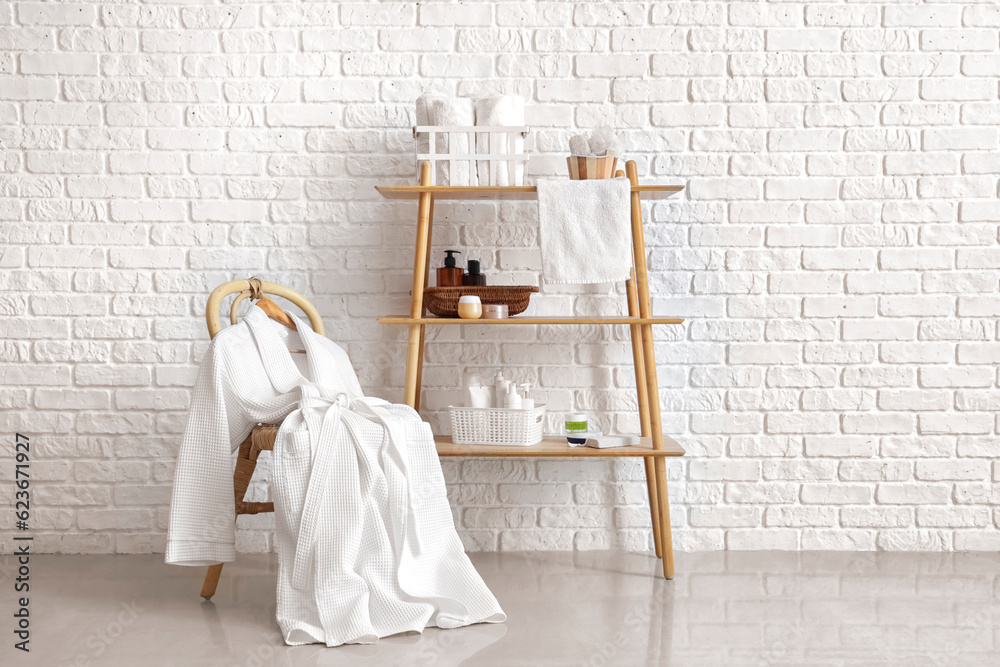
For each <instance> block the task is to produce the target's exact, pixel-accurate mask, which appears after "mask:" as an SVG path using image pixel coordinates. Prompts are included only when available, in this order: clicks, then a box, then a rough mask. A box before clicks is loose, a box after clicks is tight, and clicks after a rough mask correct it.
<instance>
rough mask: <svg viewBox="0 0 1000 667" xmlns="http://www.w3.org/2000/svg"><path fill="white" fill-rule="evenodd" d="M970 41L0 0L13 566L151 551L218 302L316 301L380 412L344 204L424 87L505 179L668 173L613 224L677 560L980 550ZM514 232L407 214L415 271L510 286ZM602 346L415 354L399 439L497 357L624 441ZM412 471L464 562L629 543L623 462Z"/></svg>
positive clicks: (679, 24) (599, 334)
mask: <svg viewBox="0 0 1000 667" xmlns="http://www.w3.org/2000/svg"><path fill="white" fill-rule="evenodd" d="M998 40H1000V10H998V8H997V7H996V6H993V4H992V3H989V2H987V3H972V2H969V3H964V2H948V3H932V2H927V3H922V2H916V1H914V2H909V3H904V4H900V3H895V2H893V3H879V2H849V3H842V2H839V1H838V2H817V3H815V4H813V3H808V2H794V1H790V2H780V3H779V2H773V3H764V2H725V1H721V2H719V1H716V2H693V1H687V0H671V1H670V2H649V3H640V2H608V3H596V2H587V3H571V2H538V3H535V2H497V3H489V2H461V3H459V2H437V3H420V4H419V5H414V4H413V3H383V2H344V3H335V2H286V3H261V4H257V5H254V4H241V3H236V4H223V5H215V4H207V3H206V4H200V3H188V2H185V3H180V2H178V3H177V4H171V2H170V0H165V1H162V2H160V1H158V2H156V3H151V4H141V5H136V4H117V3H109V4H102V3H89V2H86V1H82V2H72V3H70V2H67V3H61V2H38V3H34V2H6V3H3V4H2V5H0V125H2V127H0V230H2V234H0V238H2V241H3V243H2V246H0V312H2V314H3V317H2V319H0V339H2V340H0V378H2V387H0V420H2V423H3V425H4V428H3V429H2V431H3V432H4V433H8V434H9V433H11V432H13V431H14V430H15V429H16V430H21V431H25V432H27V433H29V434H31V435H32V437H33V442H34V443H35V445H36V450H35V461H34V464H33V467H32V472H33V475H34V478H35V487H34V488H35V509H34V517H35V519H34V525H35V529H36V542H35V545H36V550H37V551H52V552H101V553H110V552H146V551H158V550H161V549H162V548H163V531H164V527H165V525H166V518H167V501H168V493H169V486H170V481H171V479H172V461H173V457H174V455H175V452H176V448H177V444H178V439H179V434H180V432H181V431H182V429H183V426H184V420H185V411H186V409H187V407H188V402H189V390H190V385H191V382H192V379H193V377H194V371H195V364H196V362H197V360H198V359H199V358H200V357H201V355H202V353H203V352H204V350H205V347H206V334H205V331H204V325H203V322H202V315H201V313H202V308H203V304H204V300H205V298H206V295H207V294H208V292H209V291H210V290H211V288H212V287H214V286H215V285H217V284H218V283H220V282H222V281H224V280H226V279H229V278H233V277H243V276H247V275H250V274H258V275H262V276H266V277H267V278H269V279H272V280H275V281H278V282H283V283H286V284H289V285H291V286H293V287H295V288H297V289H299V290H301V291H303V292H305V293H307V294H310V295H312V296H313V297H315V301H316V303H317V304H318V305H319V307H320V309H321V311H322V312H323V314H324V316H325V318H326V321H327V323H328V326H329V331H330V334H331V336H332V337H333V338H334V339H336V340H339V341H341V342H343V343H344V344H345V345H346V346H347V348H348V349H349V351H350V354H351V356H352V357H353V359H354V361H355V364H356V366H357V367H358V370H359V372H360V374H361V377H362V381H363V384H364V385H365V387H366V388H367V389H368V390H369V391H370V392H371V393H374V394H378V395H382V396H385V397H388V398H390V399H397V400H398V399H399V398H400V397H401V384H402V366H401V361H402V359H403V337H404V335H405V333H404V331H403V330H402V329H401V328H383V327H380V326H379V325H377V324H376V323H375V322H374V318H375V317H376V316H377V315H379V314H384V313H390V312H393V311H395V312H402V311H404V309H405V304H406V302H407V296H406V293H407V290H408V288H409V277H408V272H409V267H410V261H411V259H410V257H411V254H410V252H411V251H410V244H411V243H412V236H413V229H414V216H415V211H414V207H413V206H412V205H411V204H397V203H389V202H385V201H383V200H381V199H379V198H378V197H377V196H376V195H375V193H374V190H373V188H372V186H373V185H374V184H376V183H379V182H383V183H384V182H412V180H413V178H414V174H415V171H414V167H413V164H412V158H411V153H412V150H411V141H412V140H411V138H410V135H409V130H408V129H407V128H408V126H409V125H410V124H411V123H412V120H413V118H412V116H413V112H412V101H413V99H414V98H415V97H416V96H417V95H418V94H419V93H420V92H421V91H422V90H423V89H425V88H431V89H436V90H442V91H447V92H449V93H452V94H459V95H478V94H481V93H485V92H488V91H498V90H503V91H507V92H517V93H520V94H522V95H525V96H526V97H528V98H529V123H530V124H531V125H532V126H533V128H534V130H533V141H534V146H535V149H536V150H535V153H534V155H533V159H532V162H531V166H530V168H531V171H532V172H533V173H534V174H536V175H542V174H561V173H562V172H563V171H564V169H565V167H564V162H563V155H564V152H565V146H566V144H567V139H568V137H569V136H570V135H571V134H572V133H574V132H577V131H579V130H581V129H587V128H590V127H593V126H597V125H602V124H609V123H610V124H613V125H615V126H616V127H617V128H619V130H620V131H621V134H622V137H623V140H624V144H625V150H624V151H623V152H624V153H625V155H626V157H628V158H631V159H635V160H636V161H637V162H638V164H639V170H640V173H641V177H642V178H643V179H644V180H646V181H659V182H665V181H669V182H676V181H683V182H686V183H687V184H688V189H687V190H686V192H685V193H684V194H683V195H682V196H680V197H678V198H676V199H674V200H670V201H667V202H661V203H656V204H655V205H653V206H651V207H649V209H648V210H647V241H648V245H649V250H650V266H651V268H652V270H653V274H652V276H651V280H652V289H653V293H654V310H655V311H656V312H657V313H661V314H672V315H681V316H684V317H687V318H689V320H688V322H687V324H686V325H684V326H683V327H673V328H668V327H663V328H660V329H658V332H657V335H658V341H657V353H658V355H659V359H660V361H661V368H660V382H661V385H662V396H661V398H662V402H663V408H664V422H665V424H666V429H667V430H668V431H669V432H670V433H671V434H674V435H675V436H676V437H677V438H678V439H679V440H680V441H681V442H682V443H683V444H684V445H685V446H686V447H687V449H688V451H689V456H688V457H686V458H685V459H683V460H680V461H671V462H670V463H669V464H668V465H669V474H670V480H671V487H670V493H671V500H672V509H673V514H672V519H673V522H674V525H675V526H676V528H675V544H676V545H677V547H678V548H679V549H721V548H730V549H758V548H776V549H815V548H831V549H886V550H911V549H932V550H952V549H955V550H963V549H989V550H996V549H998V548H1000V533H998V531H997V523H998V521H1000V513H998V511H997V510H996V509H995V505H996V504H997V502H998V500H1000V466H998V464H996V463H995V459H996V458H997V452H998V444H1000V436H998V432H997V419H996V413H997V410H998V408H1000V387H998V384H997V364H998V361H1000V341H998V338H997V317H998V316H1000V292H998V286H1000V248H998V223H997V221H998V219H1000V203H998V202H997V185H998V184H997V181H998V174H1000V157H998V156H1000V152H998V132H997V129H996V125H997V123H998V121H1000V100H998V84H997V77H998V74H1000V44H998ZM534 216H535V213H534V208H533V205H530V204H529V205H520V204H494V203H482V202H476V203H467V204H452V205H443V204H442V205H439V206H438V219H439V221H438V223H437V224H436V226H435V234H436V237H435V246H436V252H435V259H437V258H438V257H439V253H438V252H437V250H439V249H442V248H444V247H447V246H455V245H458V246H460V247H462V248H463V250H466V251H467V252H468V253H469V254H470V255H471V256H473V257H475V256H478V257H479V258H480V259H481V260H482V262H483V266H484V269H485V271H486V272H487V273H488V274H489V275H490V276H491V277H493V278H494V279H495V280H497V281H498V282H507V283H512V282H523V281H529V282H535V281H536V280H537V269H538V266H539V258H538V257H539V256H538V252H537V234H536V227H535V217H534ZM620 297H621V295H620V294H618V295H614V297H613V298H612V297H609V296H607V295H602V294H599V293H597V292H595V291H593V290H587V289H581V290H566V291H563V292H549V291H547V293H546V294H545V295H543V296H542V297H541V298H539V299H538V300H537V301H536V303H535V307H536V308H537V309H538V311H539V312H566V311H567V310H568V309H569V308H574V307H575V308H576V309H577V311H578V312H581V313H607V312H619V311H618V310H617V309H619V308H620V307H621V299H620ZM625 333H626V332H625V331H623V330H621V329H618V330H606V329H601V330H598V329H594V330H591V329H584V330H580V331H573V332H568V331H566V330H564V329H558V328H553V327H540V328H538V329H537V330H533V329H528V328H519V329H517V330H514V331H509V332H508V331H503V330H501V329H493V328H490V329H489V330H474V331H472V330H470V331H468V332H466V336H467V340H468V341H469V345H467V346H465V347H459V346H457V345H456V344H455V341H456V339H457V338H458V337H459V335H460V331H459V330H458V329H454V328H443V329H440V330H437V329H435V330H432V333H431V340H430V342H429V344H428V349H427V359H428V367H427V369H426V371H425V373H424V378H425V381H426V383H427V386H428V390H427V392H426V393H425V404H426V405H427V406H428V407H429V408H430V409H431V411H430V412H429V416H430V418H431V419H432V420H433V421H434V422H435V423H437V422H438V419H439V416H440V413H438V412H436V410H439V409H440V408H441V407H442V406H444V405H447V403H448V402H449V401H451V400H452V399H453V396H454V395H453V394H452V393H450V392H449V391H448V390H449V388H451V387H453V386H454V385H455V384H456V383H457V381H458V378H459V377H460V376H461V371H462V370H464V369H467V368H469V369H472V368H491V367H494V366H496V365H497V364H500V363H502V364H504V365H505V366H506V367H507V368H508V369H509V371H508V372H509V373H510V374H513V375H515V376H516V377H517V378H518V379H519V380H521V381H530V382H532V383H533V384H534V385H536V386H537V387H539V388H540V389H539V392H538V393H539V395H540V397H541V398H543V399H544V400H545V402H547V403H549V404H550V405H551V406H552V408H553V410H554V411H555V412H560V411H565V410H569V409H570V408H572V407H576V408H581V409H585V410H587V411H589V412H591V413H592V414H593V415H594V419H595V421H596V422H598V423H599V425H600V426H601V427H603V428H606V429H612V428H615V429H620V430H634V429H635V427H636V416H635V415H634V413H633V412H632V410H633V409H634V407H635V402H634V398H633V395H632V393H631V390H630V388H631V386H632V384H633V378H632V373H631V365H630V354H629V350H628V346H627V344H626V340H627V338H626V336H625ZM10 446H11V445H10V438H6V439H5V444H4V447H5V450H9V448H10ZM8 454H9V451H8ZM444 467H445V471H446V474H447V477H448V479H449V480H450V492H451V495H452V500H453V502H454V504H455V506H456V515H457V518H458V520H459V522H460V525H461V527H462V532H463V535H464V537H465V539H466V540H467V544H468V545H469V547H470V548H471V549H527V548H531V549H535V548H537V549H574V548H575V549H594V548H608V547H624V548H629V549H646V548H648V547H649V545H650V536H649V529H648V514H647V511H646V508H645V504H646V498H645V492H644V486H643V482H642V467H641V463H640V462H638V461H612V462H608V461H595V462H575V461H528V460H509V461H498V460H465V461H460V460H448V461H445V462H444ZM10 479H11V471H10V469H9V467H7V468H5V470H4V471H3V472H2V473H0V480H5V481H4V482H3V484H2V489H0V498H3V500H4V504H5V505H9V504H10V500H11V496H12V487H11V484H10ZM12 521H13V517H12V513H11V512H2V513H0V529H2V530H3V531H5V532H6V534H7V538H6V539H5V540H4V543H3V548H9V546H10V543H9V541H8V540H9V531H10V530H11V529H12ZM244 521H245V523H244ZM240 524H241V526H242V527H243V528H242V529H241V531H240V545H241V548H243V549H246V550H266V549H268V548H270V536H269V532H268V528H269V526H270V525H271V519H270V518H269V517H250V518H246V519H241V520H240Z"/></svg>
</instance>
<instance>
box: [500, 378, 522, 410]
mask: <svg viewBox="0 0 1000 667" xmlns="http://www.w3.org/2000/svg"><path fill="white" fill-rule="evenodd" d="M503 406H504V407H505V408H507V409H508V410H520V409H521V396H520V394H518V393H517V385H514V384H512V385H510V388H509V390H508V391H507V397H506V398H505V399H504V403H503Z"/></svg>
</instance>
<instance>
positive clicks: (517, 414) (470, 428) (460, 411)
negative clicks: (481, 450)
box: [448, 405, 545, 447]
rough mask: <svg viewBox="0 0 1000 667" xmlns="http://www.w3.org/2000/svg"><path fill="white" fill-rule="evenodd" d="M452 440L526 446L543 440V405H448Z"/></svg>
mask: <svg viewBox="0 0 1000 667" xmlns="http://www.w3.org/2000/svg"><path fill="white" fill-rule="evenodd" d="M448 409H449V410H450V411H451V439H452V442H454V443H455V444H456V445H508V446H511V447H528V446H530V445H534V444H536V443H539V442H541V441H542V419H543V418H544V417H545V406H544V405H536V406H535V407H534V408H532V409H530V410H514V409H507V408H458V407H455V406H451V407H450V408H448Z"/></svg>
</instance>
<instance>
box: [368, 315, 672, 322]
mask: <svg viewBox="0 0 1000 667" xmlns="http://www.w3.org/2000/svg"><path fill="white" fill-rule="evenodd" d="M378 321H379V323H380V324H683V323H684V318H682V317H629V316H627V315H612V316H604V317H577V316H573V315H546V316H541V317H523V316H521V315H515V316H514V317H508V318H505V319H502V320H483V319H479V320H463V319H461V318H459V317H407V316H405V315H392V316H389V317H380V318H378Z"/></svg>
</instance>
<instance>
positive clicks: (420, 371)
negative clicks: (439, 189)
mask: <svg viewBox="0 0 1000 667" xmlns="http://www.w3.org/2000/svg"><path fill="white" fill-rule="evenodd" d="M433 238H434V198H433V197H431V204H430V212H429V213H428V215H427V252H426V255H427V258H426V261H425V262H424V287H425V288H426V287H427V285H428V283H430V279H431V243H432V239H433ZM421 302H423V293H422V292H421ZM420 316H421V317H423V316H424V309H423V307H421V309H420ZM426 340H427V327H426V326H425V325H423V324H421V325H420V352H419V356H418V357H417V394H416V396H414V405H413V409H414V410H417V411H419V410H420V387H422V386H424V384H423V378H424V343H425V342H426Z"/></svg>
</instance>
